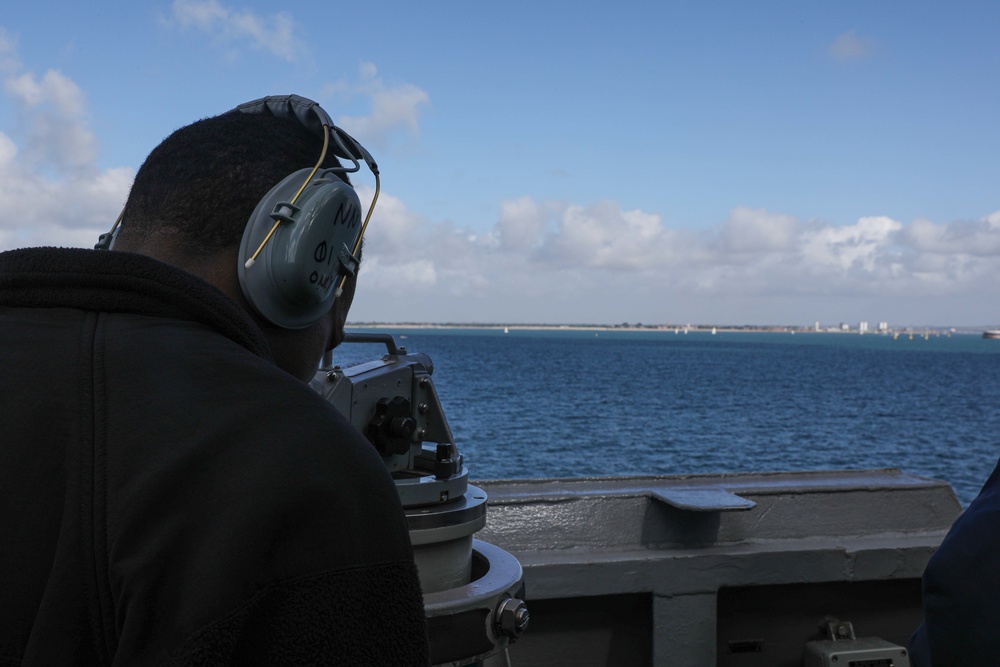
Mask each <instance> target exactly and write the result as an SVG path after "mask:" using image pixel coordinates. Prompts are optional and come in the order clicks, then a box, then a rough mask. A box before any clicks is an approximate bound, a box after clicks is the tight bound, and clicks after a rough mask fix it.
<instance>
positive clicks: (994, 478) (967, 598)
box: [910, 466, 1000, 667]
mask: <svg viewBox="0 0 1000 667" xmlns="http://www.w3.org/2000/svg"><path fill="white" fill-rule="evenodd" d="M998 563H1000V466H998V467H997V468H996V469H994V470H993V474H992V475H990V478H989V479H988V480H987V481H986V484H985V485H984V486H983V488H982V490H981V491H980V492H979V495H978V496H977V497H976V499H975V500H973V501H972V503H971V504H970V505H969V508H968V509H967V510H965V511H964V512H963V513H962V515H961V516H960V517H958V519H956V521H955V523H954V524H952V527H951V530H949V531H948V534H947V535H946V536H945V538H944V540H943V541H942V542H941V546H940V547H938V550H937V551H936V552H934V555H933V556H931V558H930V561H928V563H927V567H926V568H925V570H924V576H923V604H924V622H923V624H922V625H921V626H920V627H919V628H918V629H917V631H916V632H915V633H914V634H913V637H911V638H910V653H911V657H912V662H913V664H914V666H915V667H930V666H931V665H935V666H938V665H941V666H946V665H997V664H1000V632H998V631H997V627H998V626H1000V604H998V602H997V599H998V597H1000V567H998Z"/></svg>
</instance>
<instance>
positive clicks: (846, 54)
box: [828, 30, 875, 62]
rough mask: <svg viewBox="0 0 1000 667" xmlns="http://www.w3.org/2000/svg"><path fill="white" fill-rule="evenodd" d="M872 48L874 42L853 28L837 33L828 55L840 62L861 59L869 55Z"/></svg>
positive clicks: (873, 47) (873, 48)
mask: <svg viewBox="0 0 1000 667" xmlns="http://www.w3.org/2000/svg"><path fill="white" fill-rule="evenodd" d="M874 50H875V42H874V41H873V40H872V39H870V38H868V37H863V36H861V35H859V34H858V33H857V32H856V31H854V30H848V31H847V32H845V33H841V34H839V35H837V37H836V38H835V39H834V40H833V42H831V43H830V46H829V49H828V51H829V53H830V57H831V58H833V59H834V60H838V61H840V62H846V61H849V60H862V59H864V58H867V57H868V56H870V55H871V54H872V52H873V51H874Z"/></svg>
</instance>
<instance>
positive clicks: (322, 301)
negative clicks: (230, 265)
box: [237, 169, 362, 329]
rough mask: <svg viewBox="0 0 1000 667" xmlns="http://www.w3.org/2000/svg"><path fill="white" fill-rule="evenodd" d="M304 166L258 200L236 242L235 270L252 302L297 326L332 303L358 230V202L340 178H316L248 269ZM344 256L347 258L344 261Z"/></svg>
mask: <svg viewBox="0 0 1000 667" xmlns="http://www.w3.org/2000/svg"><path fill="white" fill-rule="evenodd" d="M308 172H309V170H308V169H304V170H301V171H299V172H295V173H293V174H289V175H288V176H287V177H285V179H284V180H282V181H281V183H279V184H278V185H276V186H275V187H274V188H272V189H271V191H270V192H268V193H267V195H265V196H264V198H263V199H261V200H260V202H259V203H258V204H257V207H256V209H255V210H254V213H253V215H252V216H251V219H250V221H249V222H248V223H247V227H246V230H245V231H244V233H243V239H242V241H241V243H240V255H239V257H240V263H239V265H238V267H237V268H238V274H239V280H240V286H241V288H242V289H243V294H244V296H246V298H247V301H249V302H250V304H251V306H253V308H254V309H255V310H257V312H259V313H260V314H261V315H263V316H264V317H265V318H266V319H267V320H269V321H270V322H272V323H274V324H276V325H278V326H280V327H284V328H286V329H301V328H304V327H307V326H309V325H310V324H312V323H314V322H316V321H317V320H319V319H320V318H322V317H323V316H324V315H325V314H326V313H327V312H328V311H329V309H330V308H331V307H332V306H333V302H334V300H335V299H336V298H337V294H338V292H339V286H340V285H339V283H340V282H341V280H340V279H341V278H343V277H344V276H345V275H349V274H351V273H353V272H354V270H355V268H356V260H355V259H354V257H353V255H352V253H351V249H352V248H354V247H355V245H356V244H357V241H358V236H359V234H360V233H361V228H362V226H361V202H360V201H359V199H358V195H357V193H355V192H354V188H352V187H351V186H350V185H348V184H347V183H344V182H343V181H341V180H340V179H339V178H320V179H315V180H314V181H313V182H311V183H310V184H309V185H307V186H306V188H305V189H304V190H303V191H302V195H301V196H300V198H299V200H298V202H297V204H296V206H295V207H294V208H295V209H296V210H295V211H294V213H292V214H291V215H282V216H280V218H281V221H280V224H279V225H278V227H277V229H276V231H274V233H273V236H272V237H271V239H270V241H269V242H268V243H267V245H266V246H264V249H263V251H262V252H261V253H260V254H259V255H258V257H257V260H258V261H257V262H256V265H254V264H253V263H251V266H252V267H253V268H252V270H250V269H249V267H247V266H246V259H247V258H249V256H250V255H251V254H252V253H253V251H254V249H255V248H257V247H258V246H259V245H260V242H261V241H262V240H263V239H264V238H265V237H266V236H267V235H268V234H269V233H270V232H271V229H272V227H274V222H275V221H274V219H273V217H272V215H271V214H272V212H273V211H275V208H276V207H278V206H280V205H281V204H282V203H283V202H285V201H287V200H288V198H289V197H291V195H292V194H294V190H295V189H296V188H298V187H299V186H300V184H301V183H302V179H303V178H305V176H306V175H307V174H308ZM345 258H346V259H345Z"/></svg>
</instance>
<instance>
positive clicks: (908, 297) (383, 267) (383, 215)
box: [353, 193, 1000, 324]
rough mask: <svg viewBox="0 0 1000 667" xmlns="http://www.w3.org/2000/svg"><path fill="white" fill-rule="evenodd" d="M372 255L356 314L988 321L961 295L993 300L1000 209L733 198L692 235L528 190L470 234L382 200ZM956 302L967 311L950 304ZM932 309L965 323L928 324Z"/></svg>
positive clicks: (639, 215) (471, 318) (605, 206)
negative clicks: (948, 211) (840, 207)
mask: <svg viewBox="0 0 1000 667" xmlns="http://www.w3.org/2000/svg"><path fill="white" fill-rule="evenodd" d="M368 194H370V193H368ZM380 201H381V200H380ZM383 204H384V206H383ZM365 257H366V259H365V266H364V269H363V274H362V275H363V277H362V279H361V288H360V290H359V297H358V300H357V302H356V304H358V305H356V307H355V310H354V312H353V319H355V320H368V321H456V322H494V323H499V322H552V323H585V322H586V323H616V322H621V321H631V322H636V321H643V322H646V323H673V324H681V323H688V322H708V321H717V322H724V323H733V324H737V323H749V324H808V323H811V322H812V321H813V320H814V319H824V318H830V317H832V318H837V317H838V314H835V313H834V312H832V311H836V313H839V317H840V318H841V319H843V320H844V321H854V318H855V317H856V318H857V319H872V320H873V321H880V320H882V319H886V320H894V321H895V322H896V324H914V323H922V324H935V323H937V324H948V323H951V324H963V323H964V324H972V323H976V322H980V321H981V320H976V319H975V318H977V317H982V318H985V319H988V318H989V317H990V316H991V315H990V313H989V311H988V310H983V309H980V312H967V311H968V304H970V303H976V302H980V301H981V302H982V303H983V304H984V306H985V305H986V304H987V303H991V302H995V301H996V299H997V297H998V296H1000V212H996V213H993V214H991V215H989V216H987V217H984V218H983V219H981V220H972V221H956V222H951V223H944V224H939V223H934V222H931V221H928V220H916V221H913V222H911V223H909V224H904V223H903V222H901V221H898V220H894V219H892V218H890V217H886V216H871V217H864V218H861V219H859V220H857V221H856V222H855V223H854V224H851V225H834V224H831V223H828V222H824V221H821V220H798V219H796V218H795V217H793V216H790V215H787V214H783V213H780V212H773V211H768V210H765V209H753V208H748V207H743V206H739V207H736V208H734V209H733V210H732V211H731V212H730V214H729V216H728V218H727V219H726V220H724V221H721V222H720V223H719V225H717V226H716V227H715V228H713V229H708V230H702V231H693V230H689V229H677V228H673V227H671V226H668V225H666V224H665V223H664V222H663V220H662V219H661V217H660V216H659V215H657V214H656V213H652V212H647V211H641V210H623V209H622V208H621V207H620V206H619V205H618V204H617V203H615V202H614V201H610V200H606V201H598V202H593V203H589V204H576V203H566V202H544V201H537V200H534V199H532V198H528V197H522V198H519V199H513V200H509V201H505V202H503V203H502V204H501V206H500V210H499V212H498V216H497V220H496V222H495V223H494V225H493V228H492V229H491V230H489V231H488V232H486V233H481V232H480V233H477V232H476V231H474V230H471V229H464V228H461V227H456V226H454V225H452V224H449V223H435V222H432V221H430V220H427V219H425V218H422V217H421V216H419V215H418V214H416V213H414V212H412V211H409V210H407V209H406V207H405V205H404V204H403V202H400V201H398V200H396V199H393V198H392V197H386V198H385V201H384V202H382V203H380V205H379V208H377V209H376V214H375V219H374V221H373V223H372V226H371V229H370V232H369V238H368V241H367V244H366V251H365ZM948 301H951V302H952V303H953V305H956V306H957V305H958V304H961V305H962V308H965V309H966V310H964V311H958V310H954V311H948V310H947V309H944V310H941V309H940V305H941V302H948ZM829 304H837V306H836V308H831V307H830V305H829ZM841 311H842V312H841ZM935 312H938V313H949V315H947V316H948V317H962V318H964V319H965V321H964V322H955V321H949V320H944V321H938V322H935V321H932V320H934V319H940V317H943V316H944V315H941V316H936V315H935V314H934V313H935ZM609 313H613V314H612V315H609ZM734 318H735V319H734ZM903 318H905V321H902V320H903Z"/></svg>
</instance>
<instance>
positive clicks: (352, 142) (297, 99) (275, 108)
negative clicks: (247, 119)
mask: <svg viewBox="0 0 1000 667" xmlns="http://www.w3.org/2000/svg"><path fill="white" fill-rule="evenodd" d="M233 111H239V112H241V113H262V114H268V115H270V116H274V117H276V118H282V119H284V120H287V121H291V122H293V123H298V124H300V125H302V126H303V127H305V128H306V129H307V130H309V131H310V132H312V133H313V134H315V135H316V136H318V137H319V138H321V139H322V138H323V132H324V130H323V127H324V126H326V127H328V128H329V129H330V132H331V134H332V135H333V138H334V141H333V154H334V155H336V156H337V157H339V158H343V159H345V160H351V161H354V162H355V163H356V162H357V161H358V160H364V162H365V164H367V165H368V168H369V169H371V170H372V173H373V174H377V173H378V165H377V164H376V163H375V160H374V158H372V155H371V153H369V152H368V151H367V150H366V149H365V147H364V146H362V145H361V144H360V143H358V140H357V139H355V138H354V137H352V136H351V135H349V134H348V133H347V132H344V131H343V130H342V129H340V128H339V127H337V126H336V125H335V124H334V122H333V120H332V119H331V118H330V114H328V113H327V112H326V111H325V110H324V109H323V107H321V106H320V105H319V104H318V103H316V102H313V101H312V100H310V99H308V98H306V97H302V96H301V95H271V96H269V97H262V98H260V99H259V100H254V101H252V102H244V103H243V104H241V105H239V106H238V107H236V108H235V109H233Z"/></svg>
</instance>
